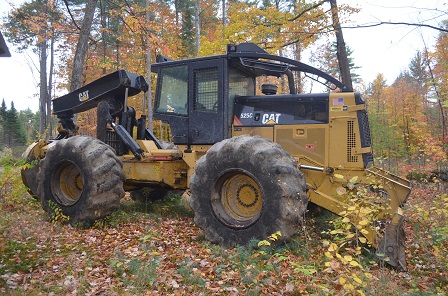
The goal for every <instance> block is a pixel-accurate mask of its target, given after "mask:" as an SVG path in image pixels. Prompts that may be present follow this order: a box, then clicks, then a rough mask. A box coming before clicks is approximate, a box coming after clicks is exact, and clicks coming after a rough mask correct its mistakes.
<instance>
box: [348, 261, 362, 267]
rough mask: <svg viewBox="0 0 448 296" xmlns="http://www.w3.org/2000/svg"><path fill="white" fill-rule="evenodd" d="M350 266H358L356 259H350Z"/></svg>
mask: <svg viewBox="0 0 448 296" xmlns="http://www.w3.org/2000/svg"><path fill="white" fill-rule="evenodd" d="M350 265H351V266H360V265H359V263H358V262H356V261H350Z"/></svg>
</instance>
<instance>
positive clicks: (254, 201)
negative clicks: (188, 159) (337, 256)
mask: <svg viewBox="0 0 448 296" xmlns="http://www.w3.org/2000/svg"><path fill="white" fill-rule="evenodd" d="M190 189H191V197H190V207H191V208H192V210H193V211H194V215H195V217H194V221H195V223H196V225H198V226H199V227H200V228H202V229H203V230H204V232H205V238H206V239H207V240H209V241H211V242H213V243H218V244H220V245H222V246H224V247H228V248H232V247H235V246H236V245H243V244H246V243H247V242H249V241H250V240H251V239H258V240H263V239H267V238H268V237H269V236H270V235H271V234H274V233H276V232H277V231H280V233H281V237H279V240H280V241H288V240H289V239H290V238H291V236H293V235H294V234H295V233H297V231H298V230H299V228H300V224H301V223H302V220H303V216H304V214H305V211H306V208H307V203H308V198H307V196H306V194H305V191H306V184H305V179H304V177H303V174H302V173H301V172H300V171H299V169H298V168H297V162H296V161H295V159H294V158H293V157H292V156H291V155H290V154H289V153H287V152H286V151H284V150H283V149H282V148H281V146H280V145H278V144H275V143H273V142H271V141H269V140H267V139H264V138H261V137H258V136H255V137H251V136H248V135H243V136H239V137H234V138H231V139H227V140H224V141H221V142H219V143H217V144H215V145H213V147H212V148H211V149H210V150H209V151H208V152H207V154H206V155H204V156H203V157H201V158H200V159H199V161H198V163H197V166H196V170H195V174H194V175H193V176H192V178H191V183H190Z"/></svg>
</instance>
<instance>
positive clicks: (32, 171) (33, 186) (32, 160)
mask: <svg viewBox="0 0 448 296" xmlns="http://www.w3.org/2000/svg"><path fill="white" fill-rule="evenodd" d="M36 145H37V143H34V144H32V146H29V148H28V149H27V151H25V154H26V155H25V162H26V164H27V165H29V167H28V168H24V169H22V170H21V171H20V174H21V176H22V182H23V184H24V185H25V186H26V187H27V188H28V193H29V194H30V195H31V196H32V197H33V198H35V199H39V197H38V196H37V187H38V183H37V178H36V176H37V173H38V172H39V160H38V159H37V158H36V157H35V156H34V152H33V150H34V148H35V147H36Z"/></svg>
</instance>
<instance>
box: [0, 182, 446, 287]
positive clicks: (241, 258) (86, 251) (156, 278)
mask: <svg viewBox="0 0 448 296" xmlns="http://www.w3.org/2000/svg"><path fill="white" fill-rule="evenodd" d="M11 184H12V185H11ZM0 185H1V184H0ZM2 186H3V187H2ZM8 186H19V185H14V184H13V183H10V185H8V184H6V185H5V184H3V185H1V186H0V187H1V188H0V294H6V295H42V294H44V295H145V294H146V295H156V294H157V295H185V294H190V295H210V294H219V295H260V294H264V295H297V294H309V295H312V294H314V295H346V294H354V295H356V294H357V295H446V294H447V293H448V288H447V286H448V281H447V278H448V274H447V270H448V259H447V257H448V252H447V250H448V243H447V236H448V227H447V222H446V221H447V218H448V217H447V215H448V198H447V196H446V194H443V192H442V191H440V190H437V188H436V186H433V187H432V188H431V187H429V186H425V187H423V186H417V187H416V188H414V190H413V192H412V195H411V197H410V199H409V201H408V204H407V206H406V215H407V222H406V233H407V236H408V240H407V245H408V249H407V262H408V271H406V272H397V271H395V270H393V269H390V268H387V267H384V266H382V264H379V263H377V262H376V261H375V258H374V256H373V255H371V253H369V252H368V251H366V249H365V248H362V253H361V255H356V256H354V255H353V253H352V252H351V250H352V249H351V248H349V247H348V245H347V246H341V250H340V254H342V257H341V260H340V261H338V262H335V261H334V260H330V258H329V253H328V250H329V247H328V246H329V244H332V243H333V242H334V241H333V238H332V236H331V235H330V234H329V233H328V231H327V230H329V229H332V227H333V226H332V225H333V224H331V223H330V221H335V219H336V217H335V216H333V215H329V214H324V215H321V216H319V217H317V218H307V223H306V226H305V228H304V230H303V231H302V232H301V233H299V234H298V235H297V236H296V237H295V238H294V240H293V241H292V242H290V243H288V244H287V245H282V246H277V247H263V248H262V249H259V248H257V243H258V242H253V244H251V245H249V246H247V247H240V248H237V249H232V250H226V249H223V248H221V247H219V246H215V245H211V244H209V243H207V242H206V241H205V239H204V237H203V235H202V233H201V231H200V229H198V228H197V227H196V226H195V225H194V223H193V219H192V213H191V212H190V210H189V208H188V206H187V205H186V203H185V201H184V200H183V199H181V198H180V197H179V196H171V197H170V198H168V199H167V200H164V201H158V202H155V203H153V204H150V205H149V206H147V208H145V209H143V208H141V207H138V206H137V205H136V204H135V203H134V202H133V201H132V200H130V199H129V198H125V199H124V200H123V201H122V204H121V208H120V209H119V211H117V212H116V213H114V214H113V215H111V217H109V218H108V219H106V220H105V221H101V223H96V224H95V225H93V226H92V227H90V228H81V227H72V226H70V225H66V224H63V223H60V222H56V223H51V222H50V219H49V218H48V216H47V215H46V214H45V213H44V211H43V210H42V209H41V207H40V204H39V202H38V201H36V200H34V199H33V198H31V197H30V196H29V195H28V194H27V193H24V192H23V191H21V192H22V193H20V190H19V191H18V190H15V191H14V192H13V191H12V189H11V188H9V189H8ZM336 243H337V242H336ZM356 254H359V253H356ZM352 255H353V256H352ZM354 257H355V258H354ZM355 261H356V262H357V263H359V265H358V264H350V263H351V262H355Z"/></svg>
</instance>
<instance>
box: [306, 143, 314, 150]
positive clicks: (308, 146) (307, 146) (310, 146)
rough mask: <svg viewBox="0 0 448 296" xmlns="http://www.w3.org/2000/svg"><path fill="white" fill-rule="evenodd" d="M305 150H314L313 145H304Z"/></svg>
mask: <svg viewBox="0 0 448 296" xmlns="http://www.w3.org/2000/svg"><path fill="white" fill-rule="evenodd" d="M305 149H306V150H314V144H305Z"/></svg>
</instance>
